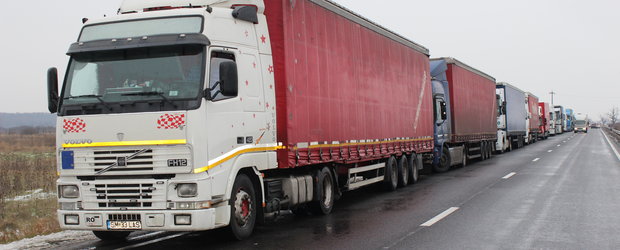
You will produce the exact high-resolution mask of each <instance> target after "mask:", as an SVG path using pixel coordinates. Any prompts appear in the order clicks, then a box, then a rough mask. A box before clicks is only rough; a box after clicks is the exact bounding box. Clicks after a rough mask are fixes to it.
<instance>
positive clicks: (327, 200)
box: [323, 176, 333, 208]
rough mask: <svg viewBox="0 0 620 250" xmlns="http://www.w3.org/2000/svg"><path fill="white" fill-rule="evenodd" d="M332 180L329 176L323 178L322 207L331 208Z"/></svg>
mask: <svg viewBox="0 0 620 250" xmlns="http://www.w3.org/2000/svg"><path fill="white" fill-rule="evenodd" d="M332 193H333V192H332V180H331V178H329V176H325V177H324V178H323V206H325V207H326V208H329V207H331V201H332Z"/></svg>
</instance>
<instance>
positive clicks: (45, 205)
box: [0, 134, 59, 243]
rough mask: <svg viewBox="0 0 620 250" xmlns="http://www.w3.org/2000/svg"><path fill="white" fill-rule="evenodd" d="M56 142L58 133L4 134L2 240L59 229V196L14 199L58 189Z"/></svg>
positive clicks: (0, 151) (0, 143)
mask: <svg viewBox="0 0 620 250" xmlns="http://www.w3.org/2000/svg"><path fill="white" fill-rule="evenodd" d="M54 141H55V135H54V134H35V135H19V134H10V135H9V134H0V172H1V173H2V174H0V243H6V242H8V241H12V240H17V239H21V238H24V237H30V236H34V235H38V234H46V233H51V232H55V231H58V230H59V227H58V222H57V221H56V207H57V205H56V203H57V202H56V199H43V200H41V199H39V200H37V199H31V200H24V201H12V200H10V199H11V198H13V197H15V196H18V195H24V194H26V193H27V192H28V191H32V190H37V189H42V190H43V192H55V191H56V190H55V189H56V186H55V182H56V178H57V176H56V157H55V154H54V150H55V149H54V147H55V142H54ZM7 199H8V200H7Z"/></svg>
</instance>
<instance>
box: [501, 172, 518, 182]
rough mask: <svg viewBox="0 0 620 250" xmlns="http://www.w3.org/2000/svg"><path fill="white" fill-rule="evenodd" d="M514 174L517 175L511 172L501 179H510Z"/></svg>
mask: <svg viewBox="0 0 620 250" xmlns="http://www.w3.org/2000/svg"><path fill="white" fill-rule="evenodd" d="M516 174H517V173H515V172H512V173H510V174H507V175H506V176H504V177H502V179H504V180H507V179H510V177H513V176H515V175H516Z"/></svg>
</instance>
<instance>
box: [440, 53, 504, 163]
mask: <svg viewBox="0 0 620 250" xmlns="http://www.w3.org/2000/svg"><path fill="white" fill-rule="evenodd" d="M431 77H432V84H433V85H432V90H433V106H434V108H435V112H434V113H435V119H434V120H435V129H434V131H435V149H434V156H435V157H434V159H433V169H434V170H435V171H436V172H445V171H447V170H449V169H450V167H452V166H456V165H461V166H465V165H467V162H468V161H469V160H470V159H474V158H479V159H481V160H486V159H489V158H491V157H492V153H493V151H494V150H495V149H494V146H495V141H496V140H497V126H496V125H495V122H496V119H497V103H496V95H495V78H493V77H491V76H489V75H488V74H486V73H484V72H482V71H480V70H477V69H475V68H473V67H470V66H468V65H467V64H465V63H462V62H460V61H458V60H456V59H454V58H436V59H431Z"/></svg>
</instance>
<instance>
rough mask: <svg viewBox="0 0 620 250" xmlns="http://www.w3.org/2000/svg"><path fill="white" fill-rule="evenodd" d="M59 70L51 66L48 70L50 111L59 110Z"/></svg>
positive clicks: (48, 106)
mask: <svg viewBox="0 0 620 250" xmlns="http://www.w3.org/2000/svg"><path fill="white" fill-rule="evenodd" d="M59 99H60V98H59V97H58V70H57V69H56V68H50V69H48V70H47V109H48V110H49V111H50V113H52V114H54V113H56V112H58V100H59Z"/></svg>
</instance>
